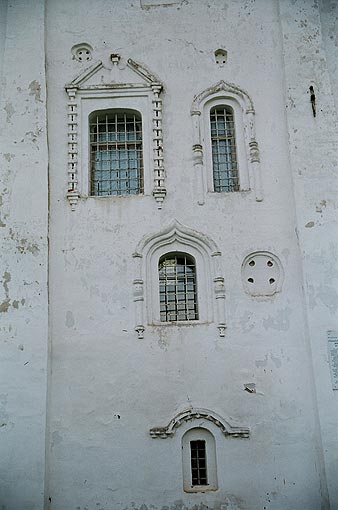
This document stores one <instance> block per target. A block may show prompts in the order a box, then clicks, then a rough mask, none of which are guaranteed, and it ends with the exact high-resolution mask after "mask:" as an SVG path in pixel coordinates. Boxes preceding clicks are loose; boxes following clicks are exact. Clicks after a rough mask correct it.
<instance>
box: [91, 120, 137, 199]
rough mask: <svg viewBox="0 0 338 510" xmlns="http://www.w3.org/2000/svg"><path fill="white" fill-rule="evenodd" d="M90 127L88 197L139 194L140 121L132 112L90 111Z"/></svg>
mask: <svg viewBox="0 0 338 510" xmlns="http://www.w3.org/2000/svg"><path fill="white" fill-rule="evenodd" d="M89 126H90V161H91V172H90V194H91V195H95V196H107V195H137V194H139V193H143V158H142V118H141V114H140V113H138V112H135V111H133V110H124V111H120V110H109V111H106V112H103V113H102V112H94V113H93V114H91V116H90V118H89Z"/></svg>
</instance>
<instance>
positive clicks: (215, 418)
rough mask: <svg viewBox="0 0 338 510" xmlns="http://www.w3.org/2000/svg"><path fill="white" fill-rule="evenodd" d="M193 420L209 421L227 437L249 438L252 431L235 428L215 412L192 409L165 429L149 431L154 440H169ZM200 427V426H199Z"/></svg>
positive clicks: (155, 428)
mask: <svg viewBox="0 0 338 510" xmlns="http://www.w3.org/2000/svg"><path fill="white" fill-rule="evenodd" d="M192 420H207V421H210V422H211V423H213V424H214V425H216V426H217V427H218V428H220V429H221V431H222V432H223V434H224V435H225V436H230V437H238V438H246V439H247V438H249V437H250V430H249V428H248V427H234V426H233V425H230V423H229V422H228V421H226V420H225V419H224V418H222V417H221V416H220V415H219V414H217V413H215V412H214V411H209V410H208V409H202V408H190V409H186V410H184V411H182V412H180V413H178V414H176V415H175V416H174V417H173V418H172V419H171V420H170V422H169V423H168V425H166V426H163V427H152V428H151V429H150V430H149V434H150V436H151V437H152V438H154V439H156V438H160V439H167V438H168V437H173V436H174V434H175V432H176V429H177V428H178V427H180V425H182V423H185V422H188V421H192ZM199 426H200V425H199Z"/></svg>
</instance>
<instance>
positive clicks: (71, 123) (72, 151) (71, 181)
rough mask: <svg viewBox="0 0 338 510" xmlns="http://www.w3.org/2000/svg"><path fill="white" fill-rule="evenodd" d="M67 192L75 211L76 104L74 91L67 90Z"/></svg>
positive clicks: (77, 196)
mask: <svg viewBox="0 0 338 510" xmlns="http://www.w3.org/2000/svg"><path fill="white" fill-rule="evenodd" d="M67 92H68V97H69V102H68V115H67V117H68V191H67V198H68V200H69V203H70V206H71V208H72V211H75V207H76V204H77V202H78V200H79V196H80V194H79V190H78V188H77V182H78V181H77V164H78V149H77V147H78V140H77V127H78V126H77V102H76V89H71V88H70V89H68V90H67Z"/></svg>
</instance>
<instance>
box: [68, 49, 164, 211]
mask: <svg viewBox="0 0 338 510" xmlns="http://www.w3.org/2000/svg"><path fill="white" fill-rule="evenodd" d="M111 62H112V66H111V67H107V66H104V65H103V63H102V62H101V61H98V62H95V63H94V64H93V65H92V66H91V67H89V68H87V69H86V70H85V71H84V72H82V73H81V74H80V75H79V76H77V77H76V78H75V79H74V80H73V81H72V82H71V83H69V84H67V85H66V87H65V89H66V91H67V94H68V98H69V102H68V116H67V117H68V191H67V198H68V200H69V203H70V205H71V208H72V210H73V211H74V210H75V209H76V205H77V203H78V201H79V199H80V197H81V198H88V197H90V196H91V193H90V190H91V187H90V178H89V176H90V141H89V132H88V119H89V117H90V115H91V114H92V112H94V111H99V110H110V109H120V110H128V109H129V110H136V111H138V112H139V113H140V114H141V116H142V131H143V134H144V136H143V167H144V181H143V186H144V188H143V192H144V194H148V195H149V194H151V193H152V195H153V196H154V198H155V200H156V202H157V206H158V208H159V209H161V207H162V203H163V200H164V198H165V196H166V189H165V179H164V164H163V134H162V99H161V98H160V94H161V91H162V88H163V87H162V84H161V83H160V82H159V80H157V79H156V78H155V77H154V75H153V74H151V73H150V72H149V71H148V70H146V69H145V68H143V67H142V66H141V65H140V64H138V63H136V62H134V61H133V60H132V59H128V60H127V61H126V62H125V63H124V62H123V64H122V65H120V64H121V57H120V56H119V55H116V54H114V55H111ZM125 69H126V70H127V71H129V72H130V70H131V71H132V72H133V73H134V75H135V79H136V80H137V81H136V82H135V83H130V80H129V81H128V82H127V83H125V82H120V81H117V80H116V77H118V78H119V79H122V78H123V72H124V70H125ZM140 78H141V82H140ZM93 82H94V83H93ZM92 196H93V195H92Z"/></svg>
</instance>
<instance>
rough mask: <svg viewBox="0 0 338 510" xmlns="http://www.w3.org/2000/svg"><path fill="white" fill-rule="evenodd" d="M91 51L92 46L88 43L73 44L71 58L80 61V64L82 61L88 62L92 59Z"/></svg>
mask: <svg viewBox="0 0 338 510" xmlns="http://www.w3.org/2000/svg"><path fill="white" fill-rule="evenodd" d="M92 51H93V48H92V47H91V45H90V44H88V43H79V44H75V45H74V46H73V47H72V55H73V59H74V60H77V61H78V62H81V63H82V64H83V63H84V62H88V61H89V60H91V59H92Z"/></svg>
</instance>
